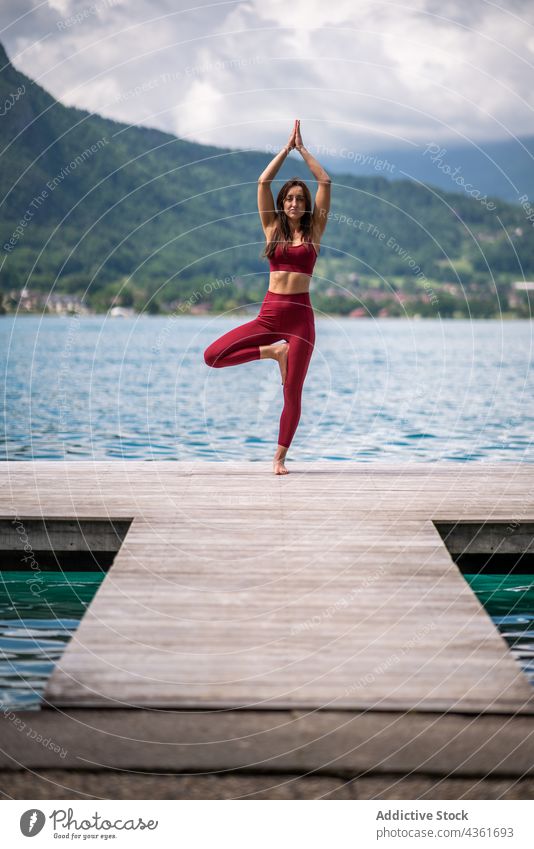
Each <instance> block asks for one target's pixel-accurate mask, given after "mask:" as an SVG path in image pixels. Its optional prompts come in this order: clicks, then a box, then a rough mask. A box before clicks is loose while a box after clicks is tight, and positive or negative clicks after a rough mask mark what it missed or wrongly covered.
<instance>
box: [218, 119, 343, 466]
mask: <svg viewBox="0 0 534 849" xmlns="http://www.w3.org/2000/svg"><path fill="white" fill-rule="evenodd" d="M293 148H296V150H298V151H299V153H300V154H301V155H302V158H303V159H304V160H305V162H307V163H308V165H309V168H310V171H311V172H312V174H313V176H314V177H315V179H316V180H317V183H318V188H317V194H316V196H315V207H314V209H313V212H312V210H311V195H310V190H309V189H308V187H307V185H306V183H304V182H303V181H302V180H298V179H292V180H288V182H287V183H285V184H284V185H283V186H282V188H281V189H280V191H279V193H278V197H277V199H276V208H275V205H274V200H273V195H272V192H271V187H270V184H271V182H272V181H273V179H274V177H275V176H276V174H277V173H278V170H279V168H280V166H281V165H282V162H283V161H284V159H285V158H286V156H287V155H288V153H289V151H290V150H293ZM330 183H331V180H330V177H329V176H328V174H327V173H326V171H325V170H324V168H322V167H321V165H319V163H318V162H317V160H316V159H314V158H313V156H312V155H311V153H309V151H307V150H306V148H305V147H304V145H303V144H302V137H301V134H300V121H298V120H297V121H295V126H294V127H293V131H292V133H291V135H290V137H289V141H288V143H287V145H286V146H285V147H283V148H282V150H281V151H280V153H278V154H277V155H276V156H275V157H274V159H273V160H272V162H271V163H270V164H269V165H268V166H267V168H266V169H265V171H264V172H263V174H262V175H261V176H260V178H259V180H258V211H259V213H260V218H261V223H262V227H263V230H264V233H265V238H266V240H267V244H266V246H265V249H264V251H263V253H262V256H265V257H267V258H268V259H269V265H270V275H269V288H268V291H267V293H266V295H265V298H264V300H263V303H262V306H261V309H260V312H259V313H258V316H257V318H255V319H254V320H253V321H249V322H247V323H246V324H242V325H241V326H240V327H236V328H234V329H233V330H230V331H229V332H228V333H225V334H224V335H223V336H221V337H220V338H219V339H217V340H216V341H215V342H212V344H211V345H209V347H208V348H206V350H205V351H204V361H205V363H206V365H208V366H212V367H213V368H224V366H235V365H239V364H240V363H248V362H249V361H251V360H260V359H261V360H263V359H271V360H277V362H278V365H279V367H280V374H281V378H282V384H283V387H284V408H283V410H282V415H281V417H280V429H279V434H278V447H277V449H276V453H275V455H274V460H273V471H274V473H275V474H276V475H287V474H288V472H289V470H288V469H287V468H286V466H285V458H286V454H287V451H288V448H289V446H290V445H291V441H292V439H293V436H294V434H295V431H296V429H297V425H298V423H299V419H300V411H301V395H302V387H303V385H304V379H305V377H306V373H307V371H308V365H309V362H310V358H311V355H312V353H313V347H314V343H315V321H314V315H313V308H312V305H311V301H310V295H309V290H310V280H311V275H312V272H313V267H314V265H315V261H316V259H317V253H318V251H319V245H320V241H321V237H322V235H323V232H324V229H325V227H326V222H327V216H328V212H329V209H330ZM280 340H285V341H280Z"/></svg>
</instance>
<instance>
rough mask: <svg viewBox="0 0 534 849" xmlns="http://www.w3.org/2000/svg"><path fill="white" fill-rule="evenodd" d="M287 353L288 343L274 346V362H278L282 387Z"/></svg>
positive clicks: (285, 371) (285, 372)
mask: <svg viewBox="0 0 534 849" xmlns="http://www.w3.org/2000/svg"><path fill="white" fill-rule="evenodd" d="M288 351H289V342H281V343H280V344H279V345H274V349H273V353H274V358H275V360H278V365H279V366H280V376H281V378H282V386H283V385H284V383H285V381H286V374H287V354H288Z"/></svg>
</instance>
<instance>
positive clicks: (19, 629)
mask: <svg viewBox="0 0 534 849" xmlns="http://www.w3.org/2000/svg"><path fill="white" fill-rule="evenodd" d="M103 577H104V573H103V572H69V573H66V574H63V573H61V572H41V573H40V575H39V585H38V587H36V584H35V573H34V572H32V574H31V575H28V574H27V573H25V572H9V571H5V572H0V709H6V708H13V707H18V708H20V709H25V710H28V709H30V708H37V707H39V705H40V704H41V694H42V692H43V690H44V687H45V684H46V681H47V679H48V677H49V675H50V673H51V672H52V669H53V668H54V665H55V664H56V663H57V661H58V660H59V658H60V657H61V655H62V654H63V651H64V650H65V646H66V645H67V643H68V641H69V640H70V638H71V636H72V634H73V633H74V632H75V631H76V629H77V627H78V625H79V623H80V620H81V618H82V616H83V615H84V613H85V610H86V609H87V607H88V605H89V603H90V602H91V600H92V598H93V596H94V594H95V593H96V591H97V589H98V587H99V585H100V584H101V582H102V579H103ZM30 581H31V582H32V588H33V592H32V591H31V589H30ZM37 591H38V595H37V594H36V593H37Z"/></svg>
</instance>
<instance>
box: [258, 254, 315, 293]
mask: <svg viewBox="0 0 534 849" xmlns="http://www.w3.org/2000/svg"><path fill="white" fill-rule="evenodd" d="M295 244H296V245H300V244H301V242H296V243H295ZM313 246H314V248H315V251H316V253H317V251H318V247H319V246H318V245H317V244H316V243H315V242H313ZM310 280H311V275H310V274H302V273H301V272H300V271H271V272H270V273H269V291H270V292H275V293H276V294H277V295H301V294H303V293H304V292H309V291H310Z"/></svg>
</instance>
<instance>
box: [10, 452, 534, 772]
mask: <svg viewBox="0 0 534 849" xmlns="http://www.w3.org/2000/svg"><path fill="white" fill-rule="evenodd" d="M288 468H289V469H290V471H291V474H289V475H288V476H285V477H275V476H274V475H272V473H271V470H270V464H269V463H260V462H255V463H252V462H121V461H117V462H65V463H62V462H49V461H39V462H24V463H23V462H18V463H15V462H8V463H4V464H3V466H2V468H1V469H0V476H1V477H0V484H1V486H0V500H1V504H0V516H1V517H3V518H4V519H7V518H10V517H12V516H13V515H14V514H16V515H17V516H18V517H20V518H21V520H22V522H23V521H24V519H26V520H27V521H30V520H32V519H45V520H46V519H48V520H52V519H64V520H66V519H70V520H73V519H75V520H78V521H79V522H80V525H82V523H83V522H86V523H90V522H91V521H96V520H116V521H117V522H118V521H119V520H128V521H130V525H129V527H128V530H127V531H126V534H125V536H124V538H123V539H122V542H120V541H119V542H118V543H117V547H118V552H117V554H116V556H115V559H114V561H113V565H112V566H111V568H110V569H109V572H108V573H107V575H106V577H105V579H104V581H103V583H102V584H101V586H100V589H99V590H98V592H97V594H96V596H95V598H94V600H93V602H92V604H91V605H90V607H89V609H88V610H87V613H86V614H85V617H84V619H83V620H82V622H81V625H80V627H79V629H78V631H77V633H76V635H75V636H74V637H73V639H72V640H71V642H70V643H69V645H68V647H67V649H66V651H65V653H64V655H63V657H62V659H61V661H60V662H59V664H58V665H57V667H56V669H55V671H54V673H53V674H52V676H51V678H50V680H49V682H48V686H47V689H46V692H45V705H44V707H43V709H42V710H41V711H40V712H39V717H38V719H37V717H36V715H35V714H34V717H33V721H34V724H35V723H36V722H37V723H38V724H40V726H42V727H43V728H44V729H48V732H49V733H50V734H54V733H55V734H56V735H60V736H62V739H64V740H67V738H68V743H69V745H67V748H68V750H69V752H70V755H69V757H68V758H67V759H64V760H63V761H60V760H59V759H58V758H57V757H56V758H55V760H54V756H53V753H51V752H46V751H45V750H44V749H43V747H41V749H40V750H39V748H38V747H36V746H33V747H30V744H29V743H28V742H27V741H24V740H22V739H21V735H20V734H19V735H18V736H17V733H16V732H15V731H13V729H12V728H10V726H9V724H8V725H7V726H6V727H4V728H3V730H2V731H1V732H0V743H1V749H2V752H3V754H2V755H0V758H1V759H2V766H3V767H4V768H6V767H7V768H13V766H14V764H13V758H15V759H20V758H22V762H23V763H28V764H29V765H31V766H51V765H55V766H62V767H64V766H66V765H70V766H76V767H78V768H80V767H81V768H83V767H88V766H89V765H91V764H92V765H93V766H94V764H95V763H97V764H99V765H105V766H107V767H114V766H115V767H120V768H152V767H151V764H152V765H153V764H154V763H155V762H156V761H157V762H158V764H162V763H163V764H164V765H165V767H166V768H170V769H184V768H186V769H234V768H239V769H242V768H247V767H250V765H251V764H253V763H254V764H256V765H258V764H260V767H259V768H260V770H261V769H264V770H265V769H269V768H275V767H276V768H281V769H284V770H287V769H294V770H301V769H302V770H310V769H311V770H319V771H320V770H325V769H326V770H327V771H328V770H329V769H332V768H333V767H332V764H334V765H337V766H338V767H339V769H341V770H348V771H351V770H356V771H358V770H360V769H375V770H376V769H378V770H385V769H398V770H401V771H404V770H406V769H407V768H409V769H414V770H417V769H419V770H421V771H423V772H428V771H430V772H433V771H434V772H436V774H440V771H443V770H446V772H447V774H451V773H455V772H458V774H473V771H475V773H476V771H477V770H478V771H479V772H480V770H482V771H484V770H485V771H486V772H488V771H497V772H499V770H500V771H504V772H505V773H507V774H511V773H512V774H520V775H532V774H534V758H533V753H534V747H533V744H532V742H531V739H530V738H531V737H532V731H533V730H534V719H533V716H534V689H533V688H532V687H531V685H530V684H529V683H528V681H527V678H526V676H525V675H524V673H523V672H522V670H521V668H520V666H519V664H518V662H517V661H516V660H515V659H514V658H513V657H512V655H511V653H510V651H509V649H508V647H507V644H506V642H505V640H504V638H503V637H502V636H501V635H500V634H499V632H498V631H497V629H496V627H495V626H494V624H493V622H492V621H491V619H490V617H489V615H488V614H487V613H486V611H485V610H484V608H483V607H482V605H481V604H480V603H479V601H478V600H477V598H476V596H475V595H474V593H473V591H472V590H471V588H470V587H469V586H468V584H467V583H466V581H465V579H464V578H463V576H462V574H461V572H460V570H459V568H458V566H457V565H456V563H455V562H454V561H453V559H452V557H451V554H450V553H449V550H448V548H447V546H446V545H445V543H444V541H443V539H442V536H441V535H440V532H439V531H438V527H439V526H440V524H441V525H443V526H446V525H449V526H451V525H452V526H457V527H461V526H462V524H465V526H466V527H467V526H468V525H469V524H471V525H473V524H474V525H476V524H477V523H480V524H484V523H494V524H495V523H496V524H497V525H499V524H500V525H501V526H502V527H503V528H504V527H505V526H506V528H510V529H511V530H510V532H508V534H507V535H508V536H510V535H513V533H512V532H513V530H514V529H515V528H516V527H518V528H521V527H527V526H528V523H534V466H530V467H529V466H528V465H518V464H512V463H501V464H498V465H493V464H492V465H490V464H485V463H484V464H469V463H461V464H455V463H439V464H438V463H434V464H422V463H421V464H419V463H414V464H406V465H397V466H389V465H382V464H366V463H346V462H343V463H341V462H340V463H333V462H317V463H298V462H292V463H291V462H290V463H289V464H288ZM524 536H525V535H524V534H523V538H522V543H521V544H522V545H524V546H525V547H526V548H527V549H528V550H529V551H534V548H531V547H530V546H531V541H529V539H527V540H526V541H525V538H524ZM119 545H120V547H119ZM28 713H29V712H28ZM81 717H85V718H86V719H85V720H83V721H82V722H80V718H81ZM89 720H90V721H89ZM121 723H122V724H121ZM128 723H130V725H128ZM299 723H300V724H299ZM3 725H4V726H5V725H6V724H5V723H3ZM134 726H135V728H136V729H137V731H138V732H139V734H140V735H144V736H142V740H143V743H142V744H141V745H138V746H137V748H135V747H134V746H133V745H132V743H131V740H127V739H126V738H128V737H131V735H130V734H129V730H132V729H133V728H134ZM119 727H120V728H122V729H123V730H124V732H125V733H124V734H123V735H121V734H118V733H117V734H116V733H115V732H116V731H117V729H118V728H119ZM54 729H55V731H54ZM95 729H98V732H99V733H98V734H97V731H96V730H95ZM103 729H108V730H107V731H106V733H105V734H102V730H103ZM109 729H115V731H111V730H109ZM289 729H291V733H289ZM343 729H344V730H343ZM373 729H374V730H373ZM371 733H372V736H373V738H374V744H371V743H370V742H369V736H368V735H369V734H371ZM488 734H489V735H490V736H489V738H488ZM77 735H78V736H77ZM99 735H100V736H99ZM109 735H111V738H109ZM317 735H319V737H317ZM362 735H363V736H362ZM121 736H122V737H123V739H122V740H120V739H118V738H119V737H121ZM106 737H107V738H108V739H107V740H106V739H104V738H106ZM109 739H111V740H112V743H111V744H110V743H109ZM245 739H246V744H245V743H244V742H243V741H244V740H245ZM232 740H233V741H234V745H233V746H231V745H230V743H229V741H232ZM318 740H320V741H322V742H318ZM460 740H461V744H460ZM325 741H328V744H326V743H325ZM17 743H18V749H17ZM21 743H22V748H21ZM164 743H165V744H166V745H165V746H164V745H162V744H164ZM447 745H448V754H445V753H444V749H446V748H447ZM284 746H285V747H286V748H284ZM169 747H170V748H169ZM402 747H404V748H402ZM30 749H31V752H30ZM163 749H165V751H164V752H163ZM401 749H402V752H401ZM15 750H16V751H17V755H15V754H14V752H15ZM74 753H75V754H74ZM158 758H159V759H158ZM19 762H20V761H19Z"/></svg>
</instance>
